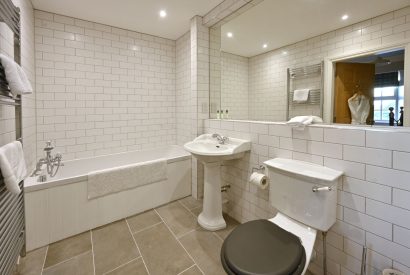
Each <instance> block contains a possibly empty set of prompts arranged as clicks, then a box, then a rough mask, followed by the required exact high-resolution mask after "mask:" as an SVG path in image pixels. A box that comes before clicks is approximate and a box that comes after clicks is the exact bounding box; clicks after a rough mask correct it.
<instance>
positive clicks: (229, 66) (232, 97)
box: [221, 52, 249, 119]
mask: <svg viewBox="0 0 410 275" xmlns="http://www.w3.org/2000/svg"><path fill="white" fill-rule="evenodd" d="M248 68H249V59H248V58H247V57H243V56H239V55H235V54H230V53H225V52H221V74H222V75H221V89H222V90H221V109H222V110H223V113H224V116H226V115H227V113H226V111H228V115H229V117H231V118H234V119H249V91H248V88H249V81H248V76H249V73H248Z"/></svg>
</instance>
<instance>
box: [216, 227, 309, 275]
mask: <svg viewBox="0 0 410 275" xmlns="http://www.w3.org/2000/svg"><path fill="white" fill-rule="evenodd" d="M221 261H222V265H223V267H224V269H225V271H226V272H227V273H228V274H230V275H231V274H232V275H234V274H235V275H262V274H263V275H288V274H295V275H296V274H302V271H303V269H304V267H305V263H306V253H305V249H304V247H303V246H302V244H301V242H300V239H299V238H298V237H297V236H295V235H293V234H292V233H289V232H288V231H286V230H284V229H282V228H281V227H279V226H277V225H276V224H274V223H272V222H270V221H268V220H256V221H250V222H247V223H244V224H242V225H239V226H238V227H237V228H235V229H234V230H233V231H232V232H231V233H230V234H229V236H228V237H227V238H226V239H225V241H224V243H223V245H222V249H221Z"/></svg>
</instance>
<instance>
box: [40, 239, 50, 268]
mask: <svg viewBox="0 0 410 275" xmlns="http://www.w3.org/2000/svg"><path fill="white" fill-rule="evenodd" d="M49 247H50V245H47V249H46V253H45V255H44V261H43V266H42V267H41V275H43V272H44V266H45V264H46V259H47V254H48V248H49Z"/></svg>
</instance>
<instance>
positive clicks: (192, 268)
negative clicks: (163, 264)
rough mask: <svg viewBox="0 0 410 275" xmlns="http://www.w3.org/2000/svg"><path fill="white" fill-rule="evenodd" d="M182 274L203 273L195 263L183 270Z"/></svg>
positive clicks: (200, 274)
mask: <svg viewBox="0 0 410 275" xmlns="http://www.w3.org/2000/svg"><path fill="white" fill-rule="evenodd" d="M181 275H202V272H201V270H199V268H198V267H197V266H196V265H194V266H193V267H191V268H189V269H187V270H185V271H184V272H182V273H181Z"/></svg>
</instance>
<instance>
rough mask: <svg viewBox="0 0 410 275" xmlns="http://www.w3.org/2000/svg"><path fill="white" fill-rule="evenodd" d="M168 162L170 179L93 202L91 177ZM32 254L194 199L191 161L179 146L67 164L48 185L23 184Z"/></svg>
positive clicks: (30, 181) (26, 181)
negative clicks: (106, 171)
mask: <svg viewBox="0 0 410 275" xmlns="http://www.w3.org/2000/svg"><path fill="white" fill-rule="evenodd" d="M160 158H165V159H167V179H166V180H164V181H160V182H155V183H151V184H147V185H143V186H139V187H136V188H133V189H128V190H124V191H122V192H119V193H114V194H110V195H107V196H104V197H100V198H96V199H92V200H88V198H87V174H88V173H89V172H91V171H95V170H102V169H107V168H113V167H119V166H123V165H128V164H133V163H139V162H145V161H150V160H155V159H160ZM24 192H25V212H26V246H27V251H30V250H33V249H36V248H38V247H42V246H45V245H47V244H50V243H53V242H56V241H59V240H62V239H65V238H67V237H70V236H73V235H76V234H79V233H81V232H84V231H87V230H90V229H92V228H95V227H98V226H101V225H104V224H108V223H110V222H113V221H116V220H120V219H123V218H125V217H128V216H132V215H135V214H138V213H141V212H143V211H146V210H148V209H151V208H154V207H157V206H159V205H162V204H166V203H168V202H171V201H173V200H177V199H180V198H183V197H186V196H189V195H190V194H191V156H190V154H189V153H187V152H186V151H185V150H184V149H183V148H181V147H179V146H167V147H162V148H156V149H150V150H141V151H133V152H127V153H119V154H112V155H105V156H98V157H93V158H85V159H77V160H71V161H65V162H64V166H62V167H60V170H59V171H58V173H57V175H56V176H55V177H53V178H50V177H48V179H47V181H45V182H38V181H37V178H35V177H29V178H27V179H26V180H25V181H24Z"/></svg>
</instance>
